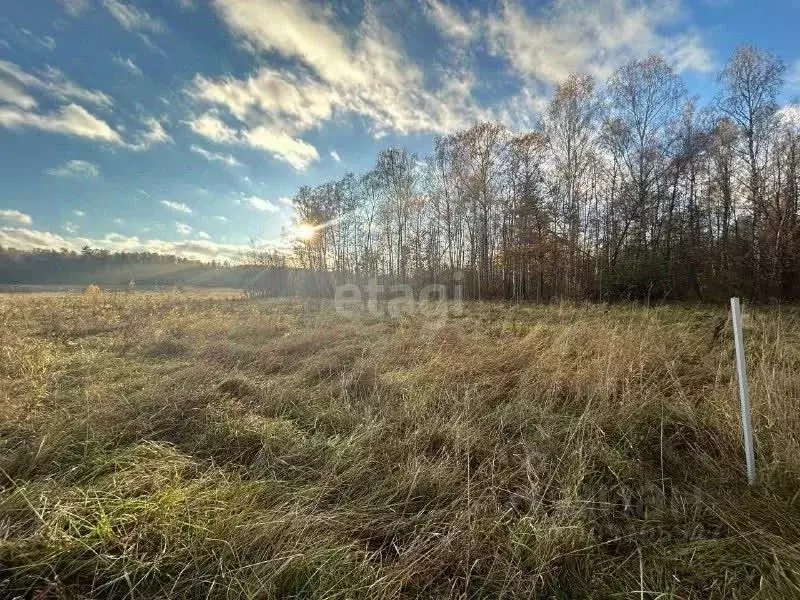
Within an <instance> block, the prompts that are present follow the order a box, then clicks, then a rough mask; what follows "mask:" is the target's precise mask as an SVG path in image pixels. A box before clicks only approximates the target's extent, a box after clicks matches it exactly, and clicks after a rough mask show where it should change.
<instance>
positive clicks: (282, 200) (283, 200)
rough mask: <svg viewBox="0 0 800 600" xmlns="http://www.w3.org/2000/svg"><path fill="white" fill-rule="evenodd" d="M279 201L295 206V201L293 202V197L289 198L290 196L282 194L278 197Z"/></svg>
mask: <svg viewBox="0 0 800 600" xmlns="http://www.w3.org/2000/svg"><path fill="white" fill-rule="evenodd" d="M278 202H280V203H281V204H285V205H286V206H294V202H292V199H291V198H289V196H281V197H280V198H278Z"/></svg>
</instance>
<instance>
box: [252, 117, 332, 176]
mask: <svg viewBox="0 0 800 600" xmlns="http://www.w3.org/2000/svg"><path fill="white" fill-rule="evenodd" d="M243 139H244V140H245V142H246V143H247V144H248V145H250V146H252V147H253V148H259V149H261V150H265V151H267V152H269V153H270V154H271V155H272V156H273V157H274V158H276V159H278V160H283V161H286V162H287V163H289V164H290V165H292V166H293V167H294V168H295V169H297V170H299V171H302V170H303V169H305V168H306V167H308V165H310V164H311V163H312V162H314V161H315V160H317V159H318V158H319V153H318V152H317V149H316V148H314V146H312V145H311V144H308V143H306V142H304V141H303V140H298V139H295V138H293V137H291V136H290V135H287V134H286V133H285V132H283V131H279V130H277V129H275V128H273V127H271V126H268V125H260V126H258V127H256V128H255V129H251V130H249V131H245V132H244V136H243Z"/></svg>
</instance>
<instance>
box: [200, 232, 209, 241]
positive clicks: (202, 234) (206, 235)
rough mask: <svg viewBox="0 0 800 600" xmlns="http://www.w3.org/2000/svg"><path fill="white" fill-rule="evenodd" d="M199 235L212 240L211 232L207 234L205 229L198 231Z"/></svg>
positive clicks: (202, 238) (203, 238)
mask: <svg viewBox="0 0 800 600" xmlns="http://www.w3.org/2000/svg"><path fill="white" fill-rule="evenodd" d="M197 237H199V238H200V239H201V240H210V239H211V236H210V235H209V234H207V233H206V232H205V231H198V232H197Z"/></svg>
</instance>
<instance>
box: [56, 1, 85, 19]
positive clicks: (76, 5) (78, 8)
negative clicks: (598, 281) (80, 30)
mask: <svg viewBox="0 0 800 600" xmlns="http://www.w3.org/2000/svg"><path fill="white" fill-rule="evenodd" d="M59 2H60V3H61V6H63V7H64V10H65V11H67V13H68V14H69V15H70V16H73V17H77V16H78V15H80V14H81V13H82V12H84V11H85V10H87V9H88V8H89V0H59Z"/></svg>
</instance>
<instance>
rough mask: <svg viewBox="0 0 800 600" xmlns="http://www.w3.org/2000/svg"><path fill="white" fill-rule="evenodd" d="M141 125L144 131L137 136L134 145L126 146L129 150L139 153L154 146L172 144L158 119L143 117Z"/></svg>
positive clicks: (170, 138)
mask: <svg viewBox="0 0 800 600" xmlns="http://www.w3.org/2000/svg"><path fill="white" fill-rule="evenodd" d="M142 123H143V124H144V126H145V129H143V130H142V131H140V132H139V133H138V134H137V136H136V139H137V141H136V143H133V144H129V145H128V147H129V148H130V149H131V150H134V151H137V152H140V151H142V150H148V149H149V148H150V147H151V146H155V145H156V144H165V143H172V137H170V136H169V135H168V134H167V132H166V131H164V127H163V126H162V125H161V123H160V122H159V121H158V119H156V118H155V117H145V118H144V119H142Z"/></svg>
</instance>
